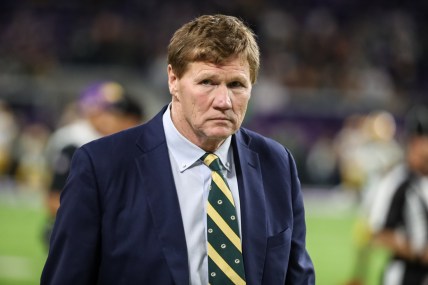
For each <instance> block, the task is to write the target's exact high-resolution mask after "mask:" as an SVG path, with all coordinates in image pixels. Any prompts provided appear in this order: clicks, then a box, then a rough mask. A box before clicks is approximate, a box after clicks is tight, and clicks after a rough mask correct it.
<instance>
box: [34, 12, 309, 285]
mask: <svg viewBox="0 0 428 285" xmlns="http://www.w3.org/2000/svg"><path fill="white" fill-rule="evenodd" d="M258 69H259V49H258V46H257V44H256V41H255V38H254V34H253V33H252V31H251V30H250V29H249V28H248V27H247V26H245V25H244V24H243V23H242V22H241V21H240V20H238V19H236V18H235V17H231V16H224V15H214V16H201V17H199V18H196V19H195V20H193V21H191V22H189V23H187V24H185V25H184V26H182V27H181V28H180V29H179V30H177V31H176V32H175V34H174V35H173V37H172V39H171V42H170V44H169V47H168V84H169V90H170V93H171V94H172V101H171V103H170V104H169V105H168V106H166V107H164V108H163V109H162V110H161V112H160V113H159V114H158V115H156V116H155V117H154V118H153V119H152V120H150V121H149V122H147V123H146V124H144V125H142V126H140V127H137V128H134V129H131V130H128V131H124V132H121V133H119V134H116V135H113V136H110V137H107V138H103V139H101V140H98V141H95V142H93V143H90V144H87V145H85V146H83V147H82V148H80V149H79V150H78V151H77V152H76V153H75V155H74V158H73V165H72V169H71V173H70V176H69V179H68V182H67V185H66V187H65V190H64V192H63V194H62V198H61V199H62V200H61V207H60V209H59V211H58V218H57V222H56V225H55V229H54V232H53V236H52V241H51V250H50V253H49V256H48V259H47V262H46V265H45V268H44V271H43V274H42V278H41V283H42V284H116V285H117V284H127V285H128V284H162V285H166V284H208V282H209V283H210V284H269V285H274V284H294V285H297V284H314V283H315V280H314V279H315V277H314V271H313V266H312V262H311V260H310V257H309V255H308V253H307V251H306V248H305V221H304V209H303V201H302V196H301V192H300V186H299V181H298V177H297V173H296V168H295V165H294V161H293V159H292V157H291V155H290V154H289V152H288V151H287V150H286V149H285V148H284V147H283V146H282V145H280V144H279V143H276V142H274V141H272V140H270V139H268V138H265V137H262V136H260V135H258V134H256V133H254V132H251V131H249V130H247V129H244V128H241V123H242V121H243V119H244V115H245V112H246V109H247V104H248V101H249V99H250V95H251V88H252V85H253V84H254V83H255V81H256V78H257V73H258ZM217 157H218V158H219V159H220V162H219V161H218V159H217ZM213 165H215V166H216V167H213ZM211 167H212V169H211ZM211 177H213V178H211ZM210 188H211V190H209V189H210ZM214 194H215V195H219V196H218V197H222V198H217V199H214V200H211V198H212V196H213V195H214ZM222 206H224V207H225V208H224V209H223V208H221V207H222ZM226 208H227V209H226ZM225 213H228V216H227V215H224V214H225ZM213 237H214V238H218V240H214V239H213ZM218 241H220V242H218ZM224 254H226V255H224Z"/></svg>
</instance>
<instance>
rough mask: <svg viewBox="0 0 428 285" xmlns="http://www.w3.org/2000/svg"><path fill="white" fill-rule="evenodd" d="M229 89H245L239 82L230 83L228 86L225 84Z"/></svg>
mask: <svg viewBox="0 0 428 285" xmlns="http://www.w3.org/2000/svg"><path fill="white" fill-rule="evenodd" d="M227 86H228V87H229V88H238V87H245V85H244V84H242V83H241V82H240V81H232V82H230V83H229V84H227Z"/></svg>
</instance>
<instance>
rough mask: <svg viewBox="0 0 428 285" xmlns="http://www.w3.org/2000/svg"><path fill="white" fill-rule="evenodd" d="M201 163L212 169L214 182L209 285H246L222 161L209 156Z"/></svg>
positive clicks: (209, 213) (209, 220)
mask: <svg viewBox="0 0 428 285" xmlns="http://www.w3.org/2000/svg"><path fill="white" fill-rule="evenodd" d="M201 159H202V161H203V162H204V164H205V165H207V166H208V167H209V168H210V169H211V179H212V181H211V187H210V192H209V195H208V203H207V231H208V233H207V237H208V274H209V283H210V284H211V285H215V284H221V285H226V284H246V283H245V272H244V263H243V259H242V246H241V239H240V237H239V226H238V219H237V216H236V209H235V203H234V201H233V197H232V192H230V189H229V185H228V184H227V181H226V178H225V177H224V176H223V175H222V173H221V166H220V160H219V158H218V157H217V156H216V155H215V154H212V153H206V154H205V155H204V156H203V157H202V158H201Z"/></svg>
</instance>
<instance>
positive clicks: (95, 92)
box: [44, 81, 144, 244]
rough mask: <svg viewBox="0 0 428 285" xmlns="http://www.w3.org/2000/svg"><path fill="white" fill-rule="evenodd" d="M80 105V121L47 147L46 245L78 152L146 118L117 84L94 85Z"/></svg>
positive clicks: (65, 128)
mask: <svg viewBox="0 0 428 285" xmlns="http://www.w3.org/2000/svg"><path fill="white" fill-rule="evenodd" d="M77 104H78V106H77V108H78V113H79V115H78V119H76V120H73V121H72V122H70V123H67V124H65V125H64V126H62V127H60V128H59V129H57V130H56V131H55V132H54V133H53V134H52V136H51V137H50V139H49V142H48V145H47V147H46V157H47V159H48V162H49V166H50V169H51V176H52V182H51V185H50V187H49V193H48V196H47V206H48V220H47V223H46V226H45V229H44V240H45V242H46V243H47V244H49V238H50V234H51V230H52V225H53V221H54V220H55V217H56V213H57V210H58V207H59V201H60V193H61V191H62V189H63V188H64V185H65V182H66V179H67V176H68V173H69V170H70V162H71V158H72V156H73V154H74V152H75V150H76V149H77V148H78V147H80V146H81V145H83V144H85V143H87V142H90V141H92V140H95V139H98V138H101V137H103V136H107V135H111V134H113V133H116V132H119V131H121V130H124V129H128V128H131V127H134V126H136V125H139V124H141V123H142V122H143V118H144V115H143V109H142V106H141V105H140V104H138V103H137V102H135V100H134V99H133V98H132V97H131V96H130V95H128V94H127V93H126V91H125V89H124V87H123V86H122V85H121V84H119V83H117V82H114V81H101V82H94V83H91V84H90V85H89V86H87V87H86V88H85V89H84V90H83V92H82V94H81V95H80V97H79V99H78V102H77Z"/></svg>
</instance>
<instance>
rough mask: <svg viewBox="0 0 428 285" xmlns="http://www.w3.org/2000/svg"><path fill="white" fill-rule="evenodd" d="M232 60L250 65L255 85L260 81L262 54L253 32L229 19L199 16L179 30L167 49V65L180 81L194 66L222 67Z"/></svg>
mask: <svg viewBox="0 0 428 285" xmlns="http://www.w3.org/2000/svg"><path fill="white" fill-rule="evenodd" d="M233 56H239V57H240V58H241V59H243V60H246V61H247V62H248V65H249V68H250V79H251V82H252V83H255V82H256V80H257V75H258V71H259V67H260V51H259V47H258V45H257V42H256V39H255V35H254V33H253V31H252V30H251V29H250V28H249V27H248V26H246V25H245V24H244V23H243V22H242V21H241V20H239V19H238V18H236V17H233V16H226V15H204V16H200V17H198V18H196V19H194V20H192V21H190V22H188V23H186V24H184V25H183V26H182V27H181V28H179V29H178V30H177V31H176V32H175V33H174V35H173V36H172V38H171V41H170V43H169V46H168V64H170V65H171V67H172V69H173V70H174V73H175V74H176V76H178V78H180V77H181V76H182V75H183V74H184V73H185V72H186V69H187V66H188V64H189V63H191V62H195V61H203V62H210V63H215V64H221V63H223V62H224V61H226V60H228V59H230V58H231V57H233Z"/></svg>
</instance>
